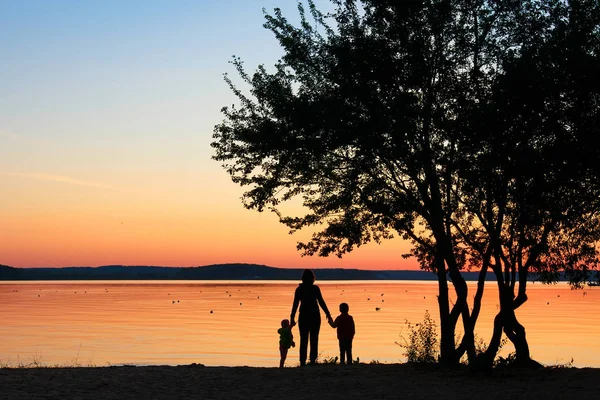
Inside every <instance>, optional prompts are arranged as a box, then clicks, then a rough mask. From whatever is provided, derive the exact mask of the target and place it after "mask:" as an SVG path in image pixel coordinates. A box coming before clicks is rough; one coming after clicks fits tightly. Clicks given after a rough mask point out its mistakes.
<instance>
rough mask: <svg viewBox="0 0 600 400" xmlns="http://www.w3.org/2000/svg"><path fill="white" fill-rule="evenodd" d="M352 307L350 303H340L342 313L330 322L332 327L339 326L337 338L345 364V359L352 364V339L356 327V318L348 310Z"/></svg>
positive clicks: (341, 362)
mask: <svg viewBox="0 0 600 400" xmlns="http://www.w3.org/2000/svg"><path fill="white" fill-rule="evenodd" d="M349 310H350V307H348V304H346V303H342V304H340V312H341V314H340V315H338V316H337V318H336V319H335V321H333V322H331V320H330V322H329V325H331V327H332V328H337V338H338V341H339V342H340V364H344V361H345V360H346V357H347V360H348V364H352V339H354V333H355V327H354V318H352V316H351V315H350V314H348V311H349Z"/></svg>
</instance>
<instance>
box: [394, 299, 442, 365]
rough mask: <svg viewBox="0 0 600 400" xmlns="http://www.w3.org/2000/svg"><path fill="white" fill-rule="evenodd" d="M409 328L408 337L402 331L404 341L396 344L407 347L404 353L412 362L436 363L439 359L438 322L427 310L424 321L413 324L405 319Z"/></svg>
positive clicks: (401, 336) (401, 337)
mask: <svg viewBox="0 0 600 400" xmlns="http://www.w3.org/2000/svg"><path fill="white" fill-rule="evenodd" d="M405 323H406V325H407V329H408V339H407V338H406V337H404V336H403V335H402V333H400V339H401V340H402V342H396V344H397V345H398V346H400V347H402V348H404V349H405V353H404V355H405V356H406V358H407V361H408V362H411V363H435V362H437V360H438V342H439V340H438V333H437V324H436V323H435V321H434V320H433V319H432V318H431V315H429V311H428V310H426V311H425V317H424V319H423V322H421V323H418V324H415V325H413V324H412V323H410V322H409V321H405Z"/></svg>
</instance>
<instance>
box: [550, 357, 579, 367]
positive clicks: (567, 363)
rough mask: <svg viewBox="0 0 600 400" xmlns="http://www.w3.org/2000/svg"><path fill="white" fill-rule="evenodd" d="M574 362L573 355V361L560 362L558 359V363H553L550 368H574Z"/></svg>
mask: <svg viewBox="0 0 600 400" xmlns="http://www.w3.org/2000/svg"><path fill="white" fill-rule="evenodd" d="M574 362H575V360H574V359H573V357H571V361H567V362H566V363H559V362H558V360H557V361H556V363H555V364H554V365H552V366H551V367H550V368H553V369H563V368H573V363H574Z"/></svg>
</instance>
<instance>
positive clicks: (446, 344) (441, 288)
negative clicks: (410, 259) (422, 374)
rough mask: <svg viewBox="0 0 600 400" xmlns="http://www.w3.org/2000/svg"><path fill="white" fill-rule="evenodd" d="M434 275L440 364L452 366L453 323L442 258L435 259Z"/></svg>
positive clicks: (453, 350)
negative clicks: (436, 295)
mask: <svg viewBox="0 0 600 400" xmlns="http://www.w3.org/2000/svg"><path fill="white" fill-rule="evenodd" d="M435 263H436V274H437V277H438V306H439V310H440V331H441V339H440V360H439V361H440V364H442V365H446V366H451V365H453V364H454V358H455V356H454V352H455V349H454V330H455V323H454V322H453V321H452V320H451V318H450V306H449V300H448V281H447V279H446V268H445V265H444V258H443V257H439V256H438V257H436V260H435Z"/></svg>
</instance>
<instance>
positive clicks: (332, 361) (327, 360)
mask: <svg viewBox="0 0 600 400" xmlns="http://www.w3.org/2000/svg"><path fill="white" fill-rule="evenodd" d="M338 360H339V358H338V356H335V357H326V358H323V359H321V358H320V357H319V360H318V363H319V364H337V362H338Z"/></svg>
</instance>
